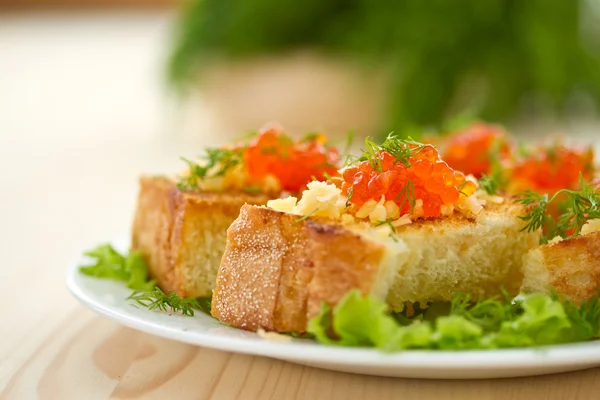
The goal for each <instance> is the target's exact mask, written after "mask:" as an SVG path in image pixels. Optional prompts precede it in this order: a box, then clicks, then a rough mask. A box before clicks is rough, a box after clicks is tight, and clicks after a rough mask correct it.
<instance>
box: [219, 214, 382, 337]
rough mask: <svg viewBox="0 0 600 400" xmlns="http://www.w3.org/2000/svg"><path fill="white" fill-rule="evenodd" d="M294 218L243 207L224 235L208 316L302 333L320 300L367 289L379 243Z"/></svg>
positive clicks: (246, 325)
mask: <svg viewBox="0 0 600 400" xmlns="http://www.w3.org/2000/svg"><path fill="white" fill-rule="evenodd" d="M299 218H300V217H299V216H297V215H293V214H286V213H283V212H279V211H274V210H271V209H267V208H262V207H252V206H249V205H245V206H244V207H242V209H241V212H240V216H239V218H238V219H237V220H236V221H235V222H234V223H233V224H232V225H231V226H230V228H229V230H228V232H227V239H228V241H227V248H226V250H225V255H224V256H223V259H222V261H221V266H220V268H219V274H218V276H217V285H216V287H215V289H214V291H213V302H212V304H213V305H212V315H213V316H215V317H216V318H218V319H219V320H220V321H222V322H225V323H228V324H230V325H233V326H236V327H239V328H243V329H248V330H257V329H258V328H262V329H266V330H271V331H279V332H292V331H300V332H302V331H304V330H305V329H306V323H307V320H308V319H309V318H311V317H312V316H314V315H315V314H316V313H317V312H318V310H319V309H320V307H321V303H322V302H323V301H326V302H328V303H330V304H335V303H337V302H338V301H339V300H340V299H341V298H342V297H343V296H344V295H345V294H346V292H347V291H348V290H349V288H359V289H361V290H364V292H365V294H366V293H368V290H369V289H370V287H371V284H370V283H371V282H372V281H373V280H374V277H375V275H376V274H377V269H378V264H379V261H380V258H381V256H382V254H383V251H384V249H383V247H382V246H380V245H378V244H376V243H371V242H368V241H366V240H365V239H364V238H362V237H361V236H359V235H358V234H355V233H352V232H350V231H349V230H347V229H344V228H342V227H340V226H338V225H336V224H329V223H326V222H323V221H316V220H310V219H306V220H299ZM332 248H335V249H336V251H331V249H332ZM357 260H361V262H358V263H357Z"/></svg>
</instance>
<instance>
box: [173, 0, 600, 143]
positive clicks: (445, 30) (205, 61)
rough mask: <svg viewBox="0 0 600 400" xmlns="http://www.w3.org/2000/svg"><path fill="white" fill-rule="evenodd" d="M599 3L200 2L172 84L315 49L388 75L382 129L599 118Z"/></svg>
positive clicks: (177, 45) (179, 33) (189, 17)
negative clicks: (455, 120) (466, 120)
mask: <svg viewBox="0 0 600 400" xmlns="http://www.w3.org/2000/svg"><path fill="white" fill-rule="evenodd" d="M598 8H599V5H598V1H596V0H588V1H583V0H485V1H484V0H430V1H422V0H404V1H392V0H374V1H373V0H372V1H368V0H328V1H322V0H305V1H295V0H188V1H186V2H185V3H183V5H182V7H181V10H180V14H179V20H178V23H177V25H176V34H175V39H174V45H173V51H172V54H171V58H170V64H169V75H170V80H171V82H172V83H173V84H174V85H175V86H176V87H177V88H179V89H182V90H184V91H185V90H186V88H190V87H192V86H194V85H196V82H197V81H198V80H201V78H202V75H203V73H204V71H205V69H206V68H207V66H210V65H212V64H213V63H215V62H221V63H222V62H228V63H236V62H243V61H244V60H249V59H253V58H257V57H263V56H265V55H268V56H276V57H285V56H286V55H287V54H290V53H293V52H294V51H298V50H304V49H309V50H310V51H312V52H314V53H316V54H318V55H319V57H324V58H334V59H340V60H344V62H346V63H348V64H352V65H357V66H359V68H360V69H361V70H363V71H365V72H366V75H368V74H370V73H377V74H383V75H385V85H384V87H385V89H384V91H383V92H384V93H383V96H384V101H383V102H382V104H384V106H382V107H383V108H384V110H383V113H382V114H381V116H378V117H377V122H376V124H377V130H379V131H382V132H389V131H391V130H400V131H405V130H406V129H407V128H408V127H412V126H430V127H439V126H441V125H442V124H443V123H444V121H447V120H448V119H450V118H452V117H453V116H455V115H461V114H469V115H471V116H477V117H481V118H485V119H488V120H492V121H498V122H507V121H510V120H511V119H512V118H515V117H517V116H519V115H522V114H524V113H525V114H527V113H534V112H535V113H542V114H556V115H559V116H560V115H562V114H564V113H565V112H570V113H572V112H575V113H576V112H577V111H578V109H579V108H582V107H583V108H586V109H588V110H589V109H591V110H592V111H593V112H596V105H597V104H598V102H599V100H600V62H599V61H600V57H599V54H600V51H599V49H600V42H599V35H598V29H597V26H598V25H599V24H598V22H599V20H598Z"/></svg>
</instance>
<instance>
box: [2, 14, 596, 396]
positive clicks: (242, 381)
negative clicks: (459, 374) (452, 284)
mask: <svg viewBox="0 0 600 400" xmlns="http://www.w3.org/2000/svg"><path fill="white" fill-rule="evenodd" d="M169 22H170V16H169V15H163V14H153V13H147V14H139V15H137V14H136V15H132V14H128V15H125V16H123V15H121V16H119V15H108V16H107V15H101V16H95V15H83V16H81V17H80V18H79V17H78V18H74V17H73V15H71V16H69V17H62V16H60V15H50V16H48V15H43V16H40V15H18V14H13V15H10V16H4V17H0V179H1V180H0V187H1V188H2V189H1V192H0V194H1V195H0V255H1V260H2V264H3V265H2V268H0V293H2V294H1V298H2V300H3V301H2V307H1V308H0V339H1V340H0V399H19V400H20V399H38V398H39V399H108V398H111V399H133V398H142V399H171V398H173V399H234V398H240V399H311V400H314V399H321V398H327V399H344V400H347V399H354V398H370V399H425V400H426V399H441V398H450V399H503V400H505V399H508V400H512V399H537V398H543V399H547V400H551V399H567V398H569V399H597V398H598V397H599V396H598V393H599V392H600V369H593V370H587V371H581V372H575V373H569V374H560V375H552V376H546V377H535V378H525V379H505V380H482V381H425V380H410V379H391V378H377V377H369V376H358V375H350V374H345V373H336V372H330V371H324V370H319V369H314V368H310V367H303V366H298V365H293V364H290V363H287V362H281V361H274V360H270V359H267V358H262V357H250V356H244V355H236V354H231V353H227V352H222V351H214V350H210V349H205V348H200V347H194V346H189V345H185V344H181V343H177V342H173V341H169V340H165V339H160V338H157V337H153V336H151V335H147V334H144V333H140V332H137V331H134V330H131V329H128V328H125V327H122V326H120V325H118V324H116V323H114V322H112V321H109V320H107V319H104V318H101V317H99V316H96V315H95V314H93V313H92V312H91V311H88V310H87V309H85V308H83V307H82V306H81V305H79V304H78V303H77V302H76V301H75V300H74V299H73V298H72V297H71V296H70V295H69V293H67V291H66V288H65V284H64V275H65V271H66V268H67V266H68V265H70V263H71V262H73V260H74V259H75V258H76V257H77V255H78V254H79V253H80V252H81V251H82V250H83V249H85V248H86V247H88V246H91V245H94V244H96V243H99V242H102V241H106V240H110V238H112V237H115V236H116V235H121V234H123V233H124V232H126V231H127V230H128V228H129V224H130V221H131V216H132V210H133V207H134V201H135V194H136V189H137V188H136V177H137V175H138V174H139V173H140V172H142V171H147V172H160V171H173V170H176V169H177V168H179V167H180V163H179V162H178V157H179V156H180V155H193V154H196V153H197V152H198V151H199V148H200V146H199V145H198V143H193V142H192V141H191V140H189V139H186V138H185V137H182V136H178V135H176V134H174V132H175V131H177V130H178V128H179V127H178V126H177V125H176V124H175V123H174V122H173V121H175V120H176V118H175V117H173V116H172V115H171V114H170V113H169V110H171V109H172V103H169V102H168V100H167V97H166V96H165V95H164V94H163V92H162V91H161V86H160V84H159V82H161V80H160V79H161V77H162V71H161V68H160V66H161V64H160V60H161V59H162V56H163V54H164V48H165V47H164V46H165V43H166V39H165V38H166V33H167V32H168V27H169V25H168V24H169ZM200 139H201V140H200V141H202V142H203V143H208V142H214V141H218V137H215V135H208V136H203V137H201V138H200Z"/></svg>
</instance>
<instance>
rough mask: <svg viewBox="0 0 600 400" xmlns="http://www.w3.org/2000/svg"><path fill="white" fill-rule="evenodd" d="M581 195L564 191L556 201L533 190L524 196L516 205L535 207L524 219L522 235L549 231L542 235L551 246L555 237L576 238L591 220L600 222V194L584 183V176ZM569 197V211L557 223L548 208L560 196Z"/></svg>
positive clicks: (573, 191)
mask: <svg viewBox="0 0 600 400" xmlns="http://www.w3.org/2000/svg"><path fill="white" fill-rule="evenodd" d="M579 184H580V187H581V189H580V190H578V191H575V190H570V189H562V190H559V191H558V192H556V193H555V194H554V195H553V196H552V198H550V199H549V198H548V195H547V194H544V195H541V194H539V193H536V192H534V191H532V190H527V191H525V192H523V193H522V194H520V195H519V196H518V197H517V199H516V200H515V202H517V203H520V204H523V205H525V206H529V207H531V210H530V212H529V213H527V214H526V215H524V216H522V217H521V219H522V220H524V221H525V222H526V224H525V226H524V227H523V229H522V231H527V232H532V231H537V230H538V229H540V228H545V229H546V231H547V232H546V233H542V236H541V239H540V241H541V243H548V239H551V237H550V236H551V235H550V234H551V233H552V234H557V235H560V236H561V237H563V238H568V237H574V236H577V235H579V234H580V233H581V229H582V228H583V226H584V225H585V224H586V223H587V221H589V220H591V219H596V218H600V193H599V192H598V191H597V190H596V189H595V188H594V186H592V185H591V184H589V183H586V182H584V180H583V176H582V175H581V174H579ZM561 195H566V196H567V197H568V199H567V207H566V209H565V211H564V212H563V213H562V214H561V215H560V217H559V218H558V220H557V221H556V220H553V219H552V217H551V216H550V215H549V214H548V212H547V208H548V205H549V204H550V203H552V202H554V201H555V200H556V199H557V198H559V196H561Z"/></svg>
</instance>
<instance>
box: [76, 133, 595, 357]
mask: <svg viewBox="0 0 600 400" xmlns="http://www.w3.org/2000/svg"><path fill="white" fill-rule="evenodd" d="M439 149H440V150H438V148H437V147H436V146H433V145H432V144H427V143H419V142H416V141H413V140H404V139H400V138H398V137H396V136H393V135H390V136H388V137H387V138H386V139H385V140H384V141H382V142H381V143H380V144H378V143H375V142H374V141H372V140H370V139H367V140H366V142H365V146H364V148H363V152H362V154H361V155H360V156H359V157H348V159H347V161H346V165H345V166H344V167H342V168H341V169H338V167H339V166H336V163H337V161H338V159H339V155H338V153H337V151H336V150H335V149H332V148H329V147H328V146H326V144H325V142H324V138H323V137H322V136H321V135H310V136H309V137H307V138H306V139H304V140H301V141H292V140H291V139H289V138H288V137H287V136H285V135H283V134H282V133H281V132H279V131H277V130H273V129H271V130H265V131H262V132H261V133H259V134H258V135H257V136H256V137H254V138H253V139H252V140H251V141H250V142H249V143H246V144H238V145H235V146H231V147H227V148H221V149H215V150H208V151H207V155H208V157H207V160H206V161H205V162H204V163H201V162H199V163H196V162H188V164H189V168H188V169H187V170H186V171H185V172H184V173H183V174H182V175H180V176H179V177H175V178H142V183H141V190H140V197H139V203H138V210H137V214H136V219H135V224H134V232H133V242H132V249H133V250H134V251H133V252H132V253H130V255H129V256H127V257H122V256H119V257H121V258H116V256H115V254H114V251H113V253H110V251H112V250H110V251H109V252H108V253H102V252H96V253H92V254H91V255H92V256H93V257H95V258H96V259H97V264H96V265H93V266H91V267H87V269H85V268H84V269H83V271H84V272H86V273H88V274H90V275H96V276H109V277H115V276H110V275H111V274H113V272H111V273H110V274H106V275H103V272H101V273H95V272H94V271H96V272H97V271H105V269H106V266H105V264H110V263H109V262H108V261H106V260H108V259H110V260H112V264H111V265H120V268H121V269H122V271H121V270H120V271H118V272H119V274H121V275H119V276H118V279H121V280H126V281H128V282H129V285H130V287H132V288H134V289H138V292H136V293H135V294H134V295H132V297H131V299H132V300H134V301H137V303H138V304H140V305H144V306H148V307H150V308H159V309H163V310H164V309H167V308H171V309H172V310H175V311H181V312H183V313H184V314H186V315H193V311H192V308H194V307H197V308H201V309H204V310H210V313H211V314H212V315H213V316H214V317H215V318H217V319H218V320H219V321H221V322H223V323H225V324H227V325H230V326H233V327H238V328H242V329H246V330H253V331H258V332H263V331H273V332H278V333H286V334H287V333H289V334H295V335H303V336H305V337H312V338H316V339H317V340H319V341H321V342H324V343H330V344H338V345H368V346H377V347H379V348H382V349H385V350H399V349H406V348H431V349H460V348H493V347H514V346H529V345H540V344H550V343H563V342H570V341H577V340H586V339H591V338H596V337H600V300H598V297H597V292H598V286H599V284H600V232H599V231H600V222H599V221H600V191H599V190H598V188H599V186H598V185H597V184H596V183H595V181H594V180H593V179H594V174H595V167H594V164H593V151H592V150H591V148H579V147H574V146H566V145H565V144H564V143H562V142H561V141H553V142H551V143H550V144H544V145H543V146H542V145H536V146H533V147H517V146H515V145H514V144H513V142H512V141H511V139H510V137H509V136H508V135H507V134H506V133H505V132H504V131H503V130H502V129H500V128H498V127H496V126H492V125H486V124H483V123H476V124H474V125H471V126H470V127H467V128H465V129H463V130H461V131H459V132H457V133H456V134H454V135H450V136H446V137H444V138H443V140H442V141H440V143H439ZM104 250H106V248H105V249H104ZM109 253H110V254H109ZM106 254H109V255H110V256H107V255H106ZM144 259H145V263H144V261H143V260H144ZM114 260H118V261H114ZM146 264H147V267H146ZM102 268H105V269H104V270H103V269H102ZM146 268H147V270H146ZM111 271H112V270H111ZM117 275H118V274H117ZM150 278H151V279H154V280H155V281H151V282H146V281H147V280H148V279H150ZM138 281H139V282H138ZM132 282H133V283H132ZM155 284H156V285H158V288H154V285H155ZM161 289H162V290H161ZM165 292H167V293H165ZM211 295H212V299H211V301H212V303H211V301H210V300H208V301H205V302H203V303H199V302H197V301H196V298H198V297H204V298H209V297H210V296H211Z"/></svg>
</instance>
